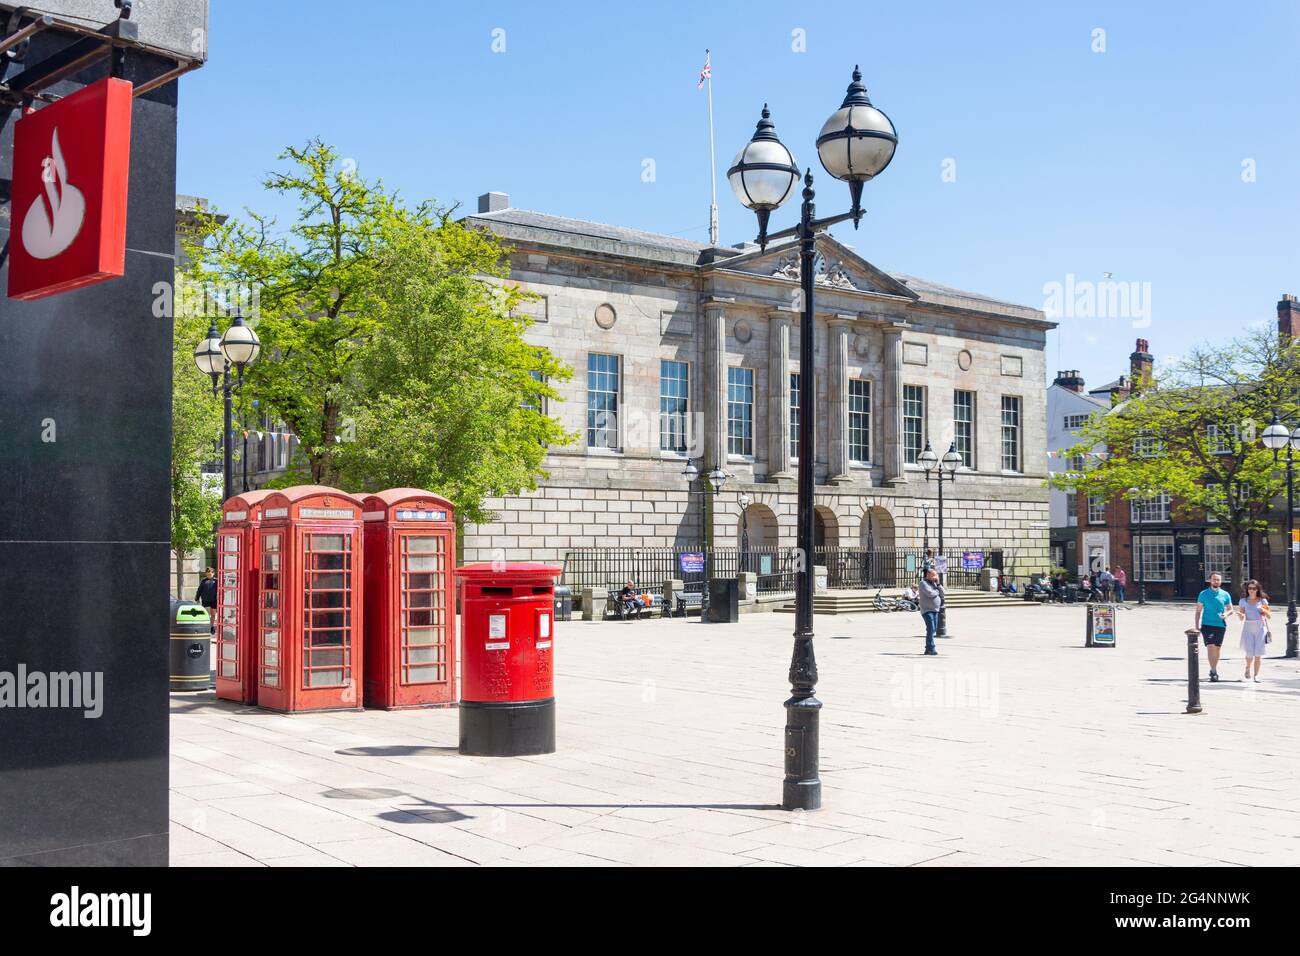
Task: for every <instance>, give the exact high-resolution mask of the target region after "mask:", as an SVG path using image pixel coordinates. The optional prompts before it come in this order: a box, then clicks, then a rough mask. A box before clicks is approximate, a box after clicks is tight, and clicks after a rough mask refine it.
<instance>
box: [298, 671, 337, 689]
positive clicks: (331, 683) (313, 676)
mask: <svg viewBox="0 0 1300 956" xmlns="http://www.w3.org/2000/svg"><path fill="white" fill-rule="evenodd" d="M306 677H307V686H308V687H342V686H343V671H341V670H327V671H308V672H307V674H306Z"/></svg>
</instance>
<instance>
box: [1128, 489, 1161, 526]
mask: <svg viewBox="0 0 1300 956" xmlns="http://www.w3.org/2000/svg"><path fill="white" fill-rule="evenodd" d="M1169 504H1170V498H1169V496H1168V495H1167V494H1165V493H1163V492H1161V493H1160V494H1158V495H1156V496H1155V497H1154V498H1134V499H1132V500H1131V501H1130V502H1129V517H1130V518H1131V519H1132V520H1133V523H1134V524H1160V523H1162V522H1167V521H1168V520H1169Z"/></svg>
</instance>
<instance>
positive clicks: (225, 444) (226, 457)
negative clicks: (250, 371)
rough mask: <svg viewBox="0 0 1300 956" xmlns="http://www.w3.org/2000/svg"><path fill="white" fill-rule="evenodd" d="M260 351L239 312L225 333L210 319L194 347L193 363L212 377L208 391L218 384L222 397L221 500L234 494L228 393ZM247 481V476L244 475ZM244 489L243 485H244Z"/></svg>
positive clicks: (239, 383)
mask: <svg viewBox="0 0 1300 956" xmlns="http://www.w3.org/2000/svg"><path fill="white" fill-rule="evenodd" d="M261 351H262V343H261V340H259V339H258V337H257V333H256V332H254V331H253V328H252V326H249V325H245V324H244V318H243V316H241V315H239V314H238V313H236V314H235V318H234V321H232V322H231V323H230V327H229V328H228V329H226V334H225V335H221V334H220V333H218V332H217V320H216V319H213V320H212V324H211V325H210V326H209V327H208V335H207V337H206V338H204V339H203V340H202V341H200V342H199V344H198V345H196V346H195V347H194V364H195V365H197V366H198V368H199V371H200V372H202V373H203V374H204V375H208V376H210V377H211V378H212V394H213V395H216V394H217V388H218V387H220V388H221V392H222V395H223V396H224V399H225V426H224V429H223V431H222V433H221V434H222V437H221V458H222V469H221V500H222V501H226V500H228V499H229V498H230V496H231V495H233V494H234V489H233V487H232V485H233V480H232V477H231V472H232V464H231V448H232V445H233V444H234V434H233V431H232V426H231V421H230V418H231V396H232V394H233V392H234V391H235V390H236V389H242V388H243V387H244V369H246V368H247V367H248V366H250V365H252V364H253V363H254V362H256V361H257V357H258V355H259V354H260V353H261ZM231 368H234V370H235V381H234V383H232V382H231V381H230V370H231ZM218 382H219V383H220V384H219V385H218ZM245 484H247V479H245ZM245 490H247V489H245Z"/></svg>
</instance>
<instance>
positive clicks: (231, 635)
mask: <svg viewBox="0 0 1300 956" xmlns="http://www.w3.org/2000/svg"><path fill="white" fill-rule="evenodd" d="M236 633H237V632H236V630H235V628H234V627H225V626H223V627H222V628H221V639H222V640H225V641H233V640H234V639H235V634H236Z"/></svg>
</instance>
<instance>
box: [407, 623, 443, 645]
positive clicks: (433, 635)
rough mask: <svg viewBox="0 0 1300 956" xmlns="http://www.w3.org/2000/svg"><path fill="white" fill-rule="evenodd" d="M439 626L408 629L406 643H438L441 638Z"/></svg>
mask: <svg viewBox="0 0 1300 956" xmlns="http://www.w3.org/2000/svg"><path fill="white" fill-rule="evenodd" d="M439 630H440V629H439V628H436V627H410V628H407V629H406V643H408V644H437V643H438V641H439V640H441V635H440V633H439Z"/></svg>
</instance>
